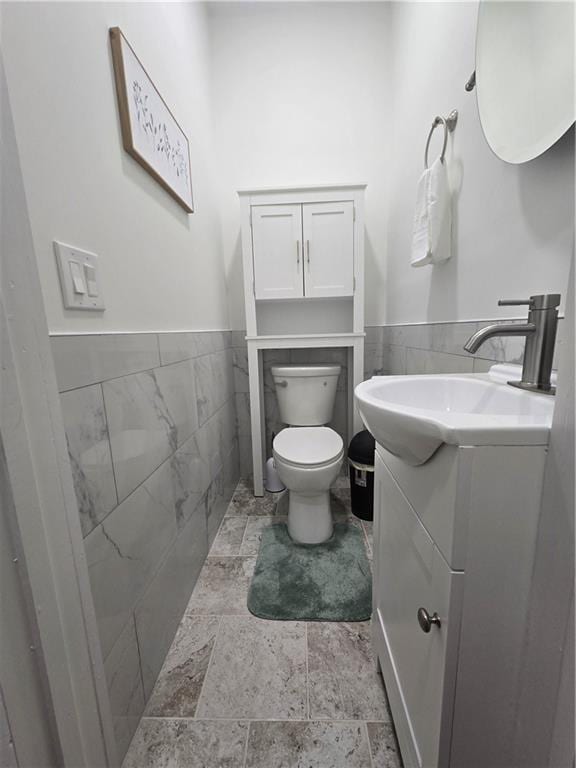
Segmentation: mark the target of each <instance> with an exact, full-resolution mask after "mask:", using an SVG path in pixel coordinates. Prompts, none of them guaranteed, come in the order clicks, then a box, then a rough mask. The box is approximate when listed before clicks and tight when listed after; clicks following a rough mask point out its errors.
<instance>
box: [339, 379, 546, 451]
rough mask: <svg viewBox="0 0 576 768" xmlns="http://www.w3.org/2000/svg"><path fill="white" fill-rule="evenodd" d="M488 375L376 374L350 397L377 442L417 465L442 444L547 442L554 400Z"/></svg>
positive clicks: (360, 385)
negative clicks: (510, 385)
mask: <svg viewBox="0 0 576 768" xmlns="http://www.w3.org/2000/svg"><path fill="white" fill-rule="evenodd" d="M497 378H498V377H497V376H492V374H490V373H488V374H464V375H462V374H454V375H431V376H375V377H374V378H372V379H369V380H368V381H364V382H362V383H361V384H359V385H358V386H357V387H356V389H355V392H354V394H355V400H356V405H357V407H358V410H359V411H360V415H361V417H362V421H363V422H364V424H365V425H366V428H367V429H368V430H369V431H370V432H371V433H372V434H373V435H374V438H375V439H376V442H377V443H380V444H381V445H382V446H384V448H386V449H387V450H388V451H390V452H391V453H393V454H394V455H395V456H398V457H399V458H401V459H403V460H404V461H406V462H407V463H408V464H412V465H413V466H417V465H418V464H424V462H425V461H427V460H428V459H429V458H430V457H431V456H432V455H433V454H434V452H435V451H436V450H437V449H438V448H439V447H440V446H441V445H442V444H443V443H448V444H450V445H546V444H547V443H548V439H549V435H550V426H551V424H552V414H553V411H554V398H552V397H550V396H548V395H541V394H536V393H531V392H526V391H523V390H520V389H514V388H512V387H509V386H508V385H507V384H506V383H505V381H501V380H497Z"/></svg>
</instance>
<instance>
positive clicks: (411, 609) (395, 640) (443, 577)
mask: <svg viewBox="0 0 576 768" xmlns="http://www.w3.org/2000/svg"><path fill="white" fill-rule="evenodd" d="M376 473H377V478H376V482H377V494H376V496H377V503H378V508H377V521H376V525H375V542H374V547H375V551H374V558H375V560H376V568H375V584H374V608H375V617H374V618H375V622H376V624H377V628H376V630H375V634H376V642H377V645H378V654H379V658H380V663H381V666H382V670H383V673H384V678H385V680H386V686H387V688H388V692H389V697H390V703H391V707H392V713H393V715H394V721H395V723H396V727H397V732H398V737H399V740H400V746H401V748H402V753H403V757H404V763H405V765H406V766H422V767H423V768H438V766H447V765H448V763H449V750H450V740H451V727H452V711H453V702H454V686H455V676H456V666H457V651H458V637H459V632H460V614H461V598H462V587H463V578H464V574H463V573H462V572H455V571H451V570H450V568H449V566H448V565H447V563H446V561H445V560H444V558H443V557H442V555H441V554H440V552H439V550H438V548H437V547H436V546H435V544H434V542H433V541H432V539H431V538H430V536H429V535H428V533H427V531H426V529H425V528H424V526H423V525H422V523H421V522H420V520H419V519H418V517H417V516H416V514H415V513H414V511H413V510H412V508H411V507H410V505H409V504H408V502H407V501H406V499H405V497H404V495H403V494H402V492H401V490H400V488H399V487H398V485H397V484H396V481H395V480H394V478H393V477H392V475H391V474H390V473H389V471H388V469H387V468H386V466H385V465H384V463H383V462H382V460H381V459H380V457H379V456H377V467H376ZM419 608H424V609H425V610H426V611H427V612H428V614H429V615H430V616H432V617H433V616H434V614H435V613H436V614H437V615H438V619H439V621H440V626H437V625H436V624H432V625H431V626H430V627H429V632H425V631H423V629H422V627H421V626H420V624H419V621H418V610H419ZM378 632H380V633H381V636H380V640H378Z"/></svg>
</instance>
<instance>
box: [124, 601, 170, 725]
mask: <svg viewBox="0 0 576 768" xmlns="http://www.w3.org/2000/svg"><path fill="white" fill-rule="evenodd" d="M132 623H133V626H134V637H135V639H136V650H137V652H138V669H139V670H140V683H141V685H142V698H143V699H144V709H143V710H142V714H141V715H140V718H139V720H138V725H140V721H141V720H142V718H143V717H144V713H145V712H146V707H147V706H148V702H149V701H150V698H151V696H152V691H153V690H154V687H155V685H156V682H154V686H152V691H150V696H148V697H147V696H146V686H145V685H144V671H143V669H142V653H141V651H140V640H139V639H138V626H137V624H136V614H135V613H133V614H132ZM178 627H180V625H178ZM176 631H178V630H176ZM166 655H168V654H166ZM164 661H166V659H164ZM162 666H164V662H162ZM161 671H162V670H160V672H161ZM160 672H159V673H158V677H159V676H160ZM134 733H136V731H134Z"/></svg>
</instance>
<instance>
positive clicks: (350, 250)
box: [302, 202, 354, 297]
mask: <svg viewBox="0 0 576 768" xmlns="http://www.w3.org/2000/svg"><path fill="white" fill-rule="evenodd" d="M302 208H303V218H304V259H305V269H304V284H305V294H306V296H310V297H321V296H352V294H353V293H354V203H352V202H344V203H305V204H304V205H303V206H302Z"/></svg>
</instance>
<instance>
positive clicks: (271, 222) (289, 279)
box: [252, 205, 304, 299]
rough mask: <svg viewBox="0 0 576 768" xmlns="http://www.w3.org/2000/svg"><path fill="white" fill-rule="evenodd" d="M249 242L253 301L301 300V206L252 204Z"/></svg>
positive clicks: (302, 281) (302, 293) (302, 270)
mask: <svg viewBox="0 0 576 768" xmlns="http://www.w3.org/2000/svg"><path fill="white" fill-rule="evenodd" d="M252 243H253V245H252V249H253V257H254V294H255V296H256V298H257V299H297V298H300V297H302V296H303V295H304V290H303V285H304V279H303V275H304V269H303V267H304V265H303V254H302V206H301V205H254V206H253V207H252Z"/></svg>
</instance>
